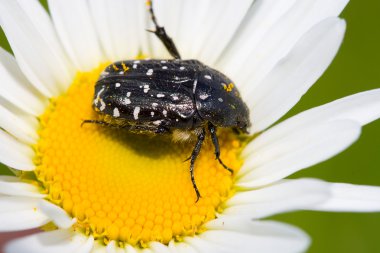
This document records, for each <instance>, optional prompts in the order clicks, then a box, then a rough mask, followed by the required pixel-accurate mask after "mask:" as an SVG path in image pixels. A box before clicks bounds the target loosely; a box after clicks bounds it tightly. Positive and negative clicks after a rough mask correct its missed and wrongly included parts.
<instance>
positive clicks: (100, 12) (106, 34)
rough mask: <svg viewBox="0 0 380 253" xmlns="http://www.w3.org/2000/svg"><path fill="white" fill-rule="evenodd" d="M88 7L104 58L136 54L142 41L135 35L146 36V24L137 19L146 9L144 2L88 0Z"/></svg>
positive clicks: (117, 58)
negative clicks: (104, 54)
mask: <svg viewBox="0 0 380 253" xmlns="http://www.w3.org/2000/svg"><path fill="white" fill-rule="evenodd" d="M89 6H90V11H91V14H92V18H93V21H94V23H95V25H96V30H97V33H98V35H99V39H100V42H101V44H102V46H103V47H102V48H103V50H104V52H105V53H106V56H107V58H108V60H110V61H118V60H126V59H133V58H134V57H136V56H137V55H138V53H139V50H140V49H142V47H143V46H142V44H143V43H144V42H143V38H142V37H141V36H138V34H140V33H141V32H142V33H144V35H145V36H147V35H148V33H147V32H146V31H145V29H147V27H148V26H147V24H146V23H145V22H141V21H140V19H141V18H142V17H143V18H145V16H146V12H147V10H146V8H145V3H144V1H133V0H128V1H125V0H111V1H109V0H95V1H89ZM141 10H142V11H141Z"/></svg>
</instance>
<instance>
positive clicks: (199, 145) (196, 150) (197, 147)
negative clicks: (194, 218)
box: [190, 128, 206, 203]
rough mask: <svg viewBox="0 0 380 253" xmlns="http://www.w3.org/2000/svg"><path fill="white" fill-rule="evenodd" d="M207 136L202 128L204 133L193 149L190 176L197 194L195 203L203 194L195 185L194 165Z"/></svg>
mask: <svg viewBox="0 0 380 253" xmlns="http://www.w3.org/2000/svg"><path fill="white" fill-rule="evenodd" d="M205 135H206V131H205V129H204V128H202V131H201V132H200V133H199V135H198V140H197V143H196V144H195V147H194V149H193V152H192V153H191V156H190V176H191V182H192V183H193V187H194V190H195V193H196V194H197V200H196V201H195V203H196V202H198V200H199V198H200V197H201V194H200V193H199V190H198V187H197V184H196V183H195V178H194V163H195V160H196V159H197V157H198V155H199V152H200V151H201V148H202V144H203V141H204V140H205Z"/></svg>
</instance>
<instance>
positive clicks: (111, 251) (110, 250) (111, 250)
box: [106, 241, 116, 253]
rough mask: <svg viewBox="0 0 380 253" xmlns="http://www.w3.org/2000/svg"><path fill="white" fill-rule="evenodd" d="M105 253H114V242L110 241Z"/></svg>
mask: <svg viewBox="0 0 380 253" xmlns="http://www.w3.org/2000/svg"><path fill="white" fill-rule="evenodd" d="M106 251H107V253H116V244H115V241H110V242H109V243H108V245H107V247H106Z"/></svg>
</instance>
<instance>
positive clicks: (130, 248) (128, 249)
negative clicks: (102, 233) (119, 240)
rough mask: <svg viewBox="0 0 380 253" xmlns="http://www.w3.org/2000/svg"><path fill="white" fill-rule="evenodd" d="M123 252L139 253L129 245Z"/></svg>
mask: <svg viewBox="0 0 380 253" xmlns="http://www.w3.org/2000/svg"><path fill="white" fill-rule="evenodd" d="M125 252H126V253H138V252H139V251H138V250H137V249H136V248H135V247H132V246H131V245H127V246H126V247H125Z"/></svg>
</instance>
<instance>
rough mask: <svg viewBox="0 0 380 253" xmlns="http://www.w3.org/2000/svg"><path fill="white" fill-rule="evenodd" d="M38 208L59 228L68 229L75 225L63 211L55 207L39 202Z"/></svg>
mask: <svg viewBox="0 0 380 253" xmlns="http://www.w3.org/2000/svg"><path fill="white" fill-rule="evenodd" d="M38 206H39V207H40V209H41V211H42V212H43V213H44V214H46V215H47V216H48V217H49V218H50V219H51V220H52V221H53V222H54V224H56V225H57V226H58V227H59V228H70V227H71V226H72V225H73V224H74V223H75V219H72V218H71V217H70V216H69V215H68V214H67V213H66V211H65V210H63V209H62V208H60V207H59V206H57V205H54V204H52V203H50V202H48V201H46V200H41V201H40V202H39V204H38Z"/></svg>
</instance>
